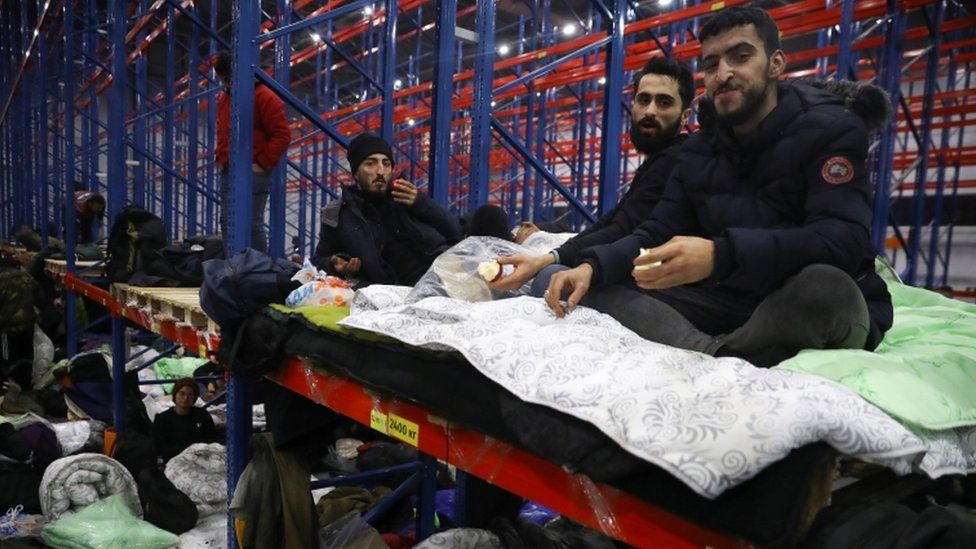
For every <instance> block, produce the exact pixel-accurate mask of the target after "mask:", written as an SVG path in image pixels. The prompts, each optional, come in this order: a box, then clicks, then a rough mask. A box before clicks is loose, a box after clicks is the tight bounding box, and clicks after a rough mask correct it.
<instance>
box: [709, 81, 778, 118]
mask: <svg viewBox="0 0 976 549" xmlns="http://www.w3.org/2000/svg"><path fill="white" fill-rule="evenodd" d="M721 89H722V88H721V87H720V88H719V90H721ZM719 90H716V93H717V92H718V91H719ZM768 90H769V81H767V82H766V85H765V86H763V87H762V88H750V89H743V88H740V92H741V93H742V105H741V106H740V107H739V108H738V109H735V110H733V111H731V112H727V113H725V114H721V113H719V112H718V111H717V109H716V115H715V119H716V120H718V123H719V124H721V125H723V126H726V127H735V126H739V125H742V124H745V123H746V122H748V121H749V120H751V119H752V117H754V116H756V113H757V112H759V110H760V109H761V108H762V104H763V100H765V99H766V92H767V91H768Z"/></svg>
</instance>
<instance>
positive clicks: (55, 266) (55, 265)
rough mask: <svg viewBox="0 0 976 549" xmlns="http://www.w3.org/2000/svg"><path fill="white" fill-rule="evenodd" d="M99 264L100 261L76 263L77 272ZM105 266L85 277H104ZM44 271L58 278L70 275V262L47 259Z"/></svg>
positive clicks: (96, 268) (93, 269)
mask: <svg viewBox="0 0 976 549" xmlns="http://www.w3.org/2000/svg"><path fill="white" fill-rule="evenodd" d="M97 263H99V262H98V261H80V260H78V261H75V271H81V270H83V269H87V268H89V267H92V266H94V265H96V264H97ZM104 267H105V264H104V263H103V264H101V265H98V266H97V267H94V268H92V269H91V270H89V271H85V276H90V277H91V276H102V275H103V274H104V272H105V269H104ZM44 271H45V272H47V273H48V274H50V275H53V276H55V277H57V278H60V277H63V276H64V275H66V274H68V262H67V261H65V260H64V259H45V260H44Z"/></svg>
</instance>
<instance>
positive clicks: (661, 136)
mask: <svg viewBox="0 0 976 549" xmlns="http://www.w3.org/2000/svg"><path fill="white" fill-rule="evenodd" d="M641 122H642V120H634V121H632V122H631V123H630V142H631V143H633V144H634V148H635V149H637V150H638V151H640V152H642V153H644V154H646V155H648V156H650V155H652V154H654V153H656V152H657V151H659V150H661V149H663V148H665V147H667V146H668V145H669V144H670V143H671V141H673V140H674V138H675V137H676V136H677V135H678V133H680V132H681V119H680V118H679V119H677V120H675V121H674V122H673V123H672V124H671V126H668V127H661V125H660V122H658V131H657V133H656V134H654V135H645V134H644V132H643V131H642V130H641Z"/></svg>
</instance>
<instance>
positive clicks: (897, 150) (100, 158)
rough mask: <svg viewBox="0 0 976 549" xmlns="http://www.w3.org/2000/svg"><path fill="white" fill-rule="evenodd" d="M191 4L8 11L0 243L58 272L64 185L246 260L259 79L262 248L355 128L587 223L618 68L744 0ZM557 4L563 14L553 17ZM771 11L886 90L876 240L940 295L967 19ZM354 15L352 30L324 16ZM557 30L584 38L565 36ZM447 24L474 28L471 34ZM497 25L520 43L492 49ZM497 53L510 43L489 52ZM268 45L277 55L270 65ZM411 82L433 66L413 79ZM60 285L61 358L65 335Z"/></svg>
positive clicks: (948, 8) (947, 254)
mask: <svg viewBox="0 0 976 549" xmlns="http://www.w3.org/2000/svg"><path fill="white" fill-rule="evenodd" d="M205 2H206V0H203V1H198V2H192V1H189V0H110V1H109V2H107V3H106V2H98V1H97V0H74V1H70V0H61V1H58V0H50V1H48V0H28V1H25V2H3V3H0V35H2V36H0V105H2V109H3V110H2V111H0V141H2V143H0V168H2V169H0V236H4V237H7V238H9V237H11V236H12V232H13V230H14V229H15V227H16V226H19V225H20V224H28V225H32V226H35V227H38V228H39V229H40V232H41V234H42V237H43V238H44V239H45V240H46V239H47V238H49V237H51V236H55V235H56V234H57V233H60V227H62V226H63V227H64V231H65V233H66V237H67V240H68V247H69V254H68V262H69V271H70V272H74V271H75V266H74V260H73V257H74V256H73V253H71V252H72V251H73V242H74V240H75V234H74V233H75V210H74V205H73V196H72V195H73V191H74V189H75V185H76V183H80V184H82V185H84V186H86V187H88V188H91V189H93V190H98V191H100V192H103V193H105V194H106V195H107V197H108V204H109V215H108V221H107V223H106V227H107V226H110V224H111V220H112V219H113V218H114V216H115V214H116V213H117V212H118V211H120V210H121V208H122V207H123V206H125V205H126V204H129V203H135V204H141V205H144V206H145V207H146V208H147V209H149V210H151V211H153V212H154V213H157V214H158V215H160V217H161V218H163V219H164V220H165V222H166V226H167V228H168V230H169V236H170V238H171V239H179V238H183V237H185V236H188V235H192V234H195V233H198V232H206V233H212V232H213V231H214V229H215V228H216V227H215V226H216V223H215V220H216V218H217V215H218V212H219V211H220V209H221V208H225V209H226V210H227V211H228V212H230V213H231V215H230V216H229V224H230V227H231V230H230V231H229V232H230V238H229V239H228V244H229V249H230V250H231V251H238V250H241V249H243V248H245V247H247V246H248V244H249V242H248V239H249V234H250V231H249V226H250V223H252V222H259V223H264V220H263V219H258V220H252V219H250V216H249V215H248V213H247V212H250V206H249V204H250V200H251V197H250V186H251V173H250V158H248V156H247V154H242V153H240V151H249V150H250V139H251V134H250V131H246V130H247V129H248V128H250V127H251V126H252V125H253V120H252V118H251V116H252V110H253V85H252V84H253V81H254V79H257V80H258V81H260V82H261V83H263V84H265V85H266V86H268V87H269V88H270V89H272V90H273V91H275V92H276V93H277V94H278V95H279V96H281V97H282V99H283V100H284V101H285V102H286V104H287V105H288V107H289V113H290V116H291V118H292V128H293V137H294V141H293V143H292V146H291V147H290V148H289V150H288V152H287V165H286V166H285V167H283V168H281V169H279V170H277V171H276V173H275V175H274V181H275V183H274V185H273V191H272V198H271V205H270V208H269V210H270V214H269V219H268V224H269V229H270V230H269V235H270V251H271V253H272V254H273V255H276V256H281V255H284V254H285V250H286V249H290V248H291V245H290V242H288V241H287V239H289V238H297V242H298V247H299V248H300V250H301V251H302V252H303V253H304V254H309V253H310V252H311V251H312V250H313V249H314V247H315V244H316V240H317V237H318V228H319V227H318V222H319V221H320V219H319V215H320V213H319V210H320V208H321V207H322V206H324V205H326V204H327V203H328V202H329V201H331V200H333V199H334V198H335V197H336V195H337V192H338V189H339V188H340V187H341V185H342V184H346V183H349V182H350V181H351V177H350V174H349V172H348V169H347V168H346V165H345V163H344V161H343V157H344V155H343V150H344V148H345V146H346V145H347V143H348V139H349V137H351V136H352V135H354V134H356V133H358V132H360V131H363V130H369V131H374V132H376V133H379V134H381V135H383V136H384V137H386V138H388V139H389V140H391V141H392V142H393V143H394V147H395V150H396V155H397V157H398V158H397V160H398V165H397V171H398V172H400V171H402V172H403V173H404V174H405V175H406V176H407V177H408V178H409V179H411V180H413V181H414V182H415V183H419V184H420V185H421V186H422V187H424V188H425V190H426V192H428V193H430V194H431V196H433V197H434V198H435V200H437V201H438V202H439V203H441V204H443V205H445V206H447V207H449V208H450V209H451V210H452V211H454V212H456V213H461V212H463V211H470V210H472V209H474V208H476V207H478V206H480V205H482V204H489V203H490V204H499V205H502V206H504V207H505V208H506V209H507V210H508V212H509V216H510V219H511V220H512V221H513V222H514V221H515V220H518V219H523V220H528V219H533V220H559V219H562V220H565V221H567V222H568V223H569V224H570V225H571V226H572V227H573V228H574V229H579V228H581V227H583V226H585V225H587V224H588V223H590V222H592V220H594V219H595V218H596V217H599V216H600V215H602V214H604V213H606V212H607V211H609V209H610V208H612V207H613V205H614V204H615V203H616V201H617V200H618V197H619V196H620V195H621V194H622V193H623V192H624V191H625V190H626V188H627V185H628V183H629V178H630V176H631V174H632V172H633V169H634V168H635V167H636V166H637V164H638V163H639V161H640V157H639V155H638V154H637V152H636V151H635V150H634V149H633V148H632V146H631V145H630V143H629V141H628V140H627V138H626V132H625V130H626V128H627V124H628V117H629V114H628V106H629V100H630V93H631V91H630V90H629V85H628V79H627V78H626V76H627V75H629V74H630V72H631V71H634V70H636V69H638V68H640V66H641V65H642V64H643V63H644V62H645V61H646V60H647V59H649V58H651V57H653V56H661V55H667V56H673V57H675V58H678V59H682V60H687V61H689V62H690V64H691V65H692V66H693V67H696V63H695V57H696V56H697V55H698V53H699V48H700V47H699V44H698V41H697V36H698V27H699V23H700V22H702V21H704V20H705V19H706V18H707V17H708V15H709V14H710V13H712V12H714V11H716V10H720V9H723V8H727V7H731V6H734V5H740V4H744V3H746V0H726V1H725V2H702V1H701V0H680V1H676V2H674V4H673V6H672V9H670V10H669V11H664V12H660V13H658V12H656V13H653V14H651V15H648V16H645V15H644V14H642V13H641V10H642V9H646V8H640V7H638V6H632V5H631V4H630V3H628V2H625V1H624V0H592V2H590V3H589V4H588V5H587V8H586V11H585V13H584V12H581V11H580V12H576V11H573V10H568V9H566V5H565V3H563V2H562V0H533V1H531V2H526V3H525V4H526V5H527V6H528V8H529V9H530V11H531V13H532V14H533V15H532V17H526V16H519V17H518V18H517V20H516V21H514V22H511V23H509V24H507V25H501V24H499V21H500V19H499V14H498V13H497V10H498V6H497V5H496V4H495V3H493V2H481V3H475V2H466V1H458V0H449V1H446V2H436V3H433V4H431V1H430V0H357V1H345V0H331V1H320V0H277V2H276V6H275V7H276V11H275V12H274V13H272V14H269V16H268V17H264V16H263V15H262V13H260V11H259V10H258V9H257V7H256V5H255V4H256V3H253V2H235V3H233V4H234V6H235V7H234V13H233V14H232V15H233V18H234V19H235V21H236V23H235V25H234V26H233V27H232V29H231V33H230V34H227V32H226V29H224V30H222V29H219V28H218V13H219V12H220V10H221V8H220V5H221V4H222V3H221V2H219V1H217V0H211V1H210V2H208V3H207V5H208V6H209V19H207V20H204V19H205V18H204V16H203V10H201V9H200V5H201V4H204V3H205ZM560 10H561V11H560ZM556 11H559V12H560V13H563V14H565V13H567V12H568V13H569V15H568V16H567V17H566V18H564V19H559V20H558V21H557V20H555V19H554V18H553V13H555V12H556ZM658 11H660V9H658ZM770 13H771V14H772V15H773V17H774V18H775V19H776V20H777V22H778V23H779V25H780V27H781V30H782V33H783V36H784V40H787V41H793V42H790V43H791V44H792V43H794V42H795V43H803V44H805V46H804V49H800V50H798V51H791V52H790V55H789V57H790V61H791V64H792V68H791V72H790V75H791V76H798V77H800V76H808V75H816V76H820V77H826V76H835V77H838V78H846V79H859V80H866V81H873V82H875V83H877V84H878V85H880V86H881V87H883V88H884V89H885V90H887V91H888V93H889V95H890V98H891V101H892V106H893V108H894V110H895V111H896V113H897V116H896V118H895V119H894V120H893V121H892V122H891V123H890V124H889V125H888V127H887V128H886V129H885V130H884V131H883V132H881V134H880V135H879V136H878V137H877V138H876V139H875V140H874V142H873V144H872V153H871V157H870V160H869V165H868V169H869V172H870V174H871V177H872V180H873V182H874V185H875V196H874V214H875V219H874V222H873V242H874V245H875V248H876V249H877V251H878V252H879V253H881V254H884V255H886V256H887V257H888V259H889V260H891V261H892V262H894V263H896V264H897V265H898V266H899V267H900V268H901V269H902V270H903V273H902V274H903V275H904V278H905V279H906V281H908V282H909V283H911V284H925V285H926V286H933V285H939V284H940V283H941V284H944V283H945V282H946V281H947V280H948V277H949V272H950V259H951V257H952V254H951V251H952V239H953V234H954V228H955V225H954V219H955V215H956V214H957V213H958V207H957V205H958V204H959V201H960V196H961V195H962V194H963V193H966V192H968V191H969V190H970V189H972V188H974V187H976V178H973V176H972V175H967V174H971V173H972V168H973V167H974V166H976V143H973V142H972V139H973V135H976V132H974V131H973V130H972V128H973V127H974V125H976V124H974V122H973V116H972V113H974V112H976V99H974V97H976V93H974V91H976V84H974V83H973V82H972V78H971V75H972V73H973V70H974V66H973V64H974V62H976V38H974V37H973V34H972V30H971V29H972V28H973V26H974V25H976V14H972V13H970V12H967V11H966V8H964V7H963V5H961V4H959V3H957V2H950V1H947V0H858V1H854V0H801V1H798V2H793V3H791V4H788V5H782V6H779V5H777V6H776V7H773V8H771V9H770ZM358 14H361V18H359V15H358ZM351 15H356V16H357V21H356V22H355V23H353V24H346V23H348V21H349V20H348V19H343V22H344V24H342V25H337V24H336V22H337V21H338V20H339V19H340V18H345V17H349V16H351ZM567 21H572V22H574V23H575V24H576V26H577V28H578V29H580V32H579V33H578V34H576V35H572V36H570V35H568V34H567V33H564V32H563V31H562V28H561V25H562V24H565V23H566V22H567ZM178 25H184V26H186V25H188V26H189V27H188V28H189V29H190V30H189V35H186V34H185V33H182V34H181V33H179V32H177V26H178ZM457 26H460V27H464V28H468V29H470V30H473V33H474V35H476V37H477V39H476V40H475V41H474V43H473V44H472V43H469V42H466V41H465V40H461V39H459V38H458V36H457V35H456V32H455V27H457ZM513 34H517V36H518V38H517V43H515V44H512V43H506V44H502V43H501V42H500V40H501V39H500V38H498V37H499V36H505V35H508V36H511V35H513ZM228 36H230V37H231V39H230V40H227V37H228ZM805 37H810V38H811V39H812V40H804V38H805ZM813 43H815V45H811V44H813ZM503 45H504V46H507V47H509V48H511V49H513V50H514V52H513V53H511V54H502V53H500V47H501V46H503ZM150 48H153V49H154V51H156V52H157V53H158V52H159V51H162V52H163V54H162V58H163V59H165V61H164V62H163V63H162V71H161V72H162V75H161V76H160V75H153V74H152V73H153V70H151V69H154V68H155V67H150V66H149V62H148V53H149V51H150ZM268 48H273V52H274V56H273V63H271V64H268V65H263V64H262V62H261V61H262V59H263V57H262V51H264V50H266V49H268ZM221 49H230V50H232V51H233V52H234V54H235V71H234V74H235V79H234V82H233V84H232V89H233V91H234V93H233V94H232V95H231V97H232V109H233V112H234V113H235V115H234V116H233V117H232V128H233V130H232V147H231V150H232V151H235V153H234V154H232V156H231V165H230V170H229V171H230V174H231V177H232V178H233V180H234V181H235V186H234V188H235V192H234V193H233V196H232V197H230V199H229V202H228V203H227V204H220V201H219V198H218V196H217V195H218V192H217V188H218V186H217V178H218V175H219V174H218V171H219V168H218V167H217V166H216V164H215V161H214V159H213V155H212V151H213V150H214V147H215V138H216V137H215V136H216V98H217V94H218V92H219V91H220V85H219V84H218V83H217V82H216V80H215V78H214V76H213V74H212V70H211V69H210V63H211V61H212V59H213V58H214V56H215V54H216V53H217V51H218V50H221ZM269 51H270V50H269ZM353 52H355V53H353ZM264 57H267V56H264ZM265 66H266V67H267V68H268V69H269V70H270V67H271V66H273V74H269V72H267V71H266V70H265V69H263V68H262V67H265ZM424 68H433V69H434V70H433V71H432V73H429V74H431V76H430V79H429V80H427V79H426V78H427V77H426V76H421V75H425V74H428V73H427V72H425V71H423V70H422V69H424ZM698 82H699V84H700V75H699V80H698ZM242 129H243V130H242ZM967 130H968V131H967ZM906 204H908V205H909V207H905V205H906ZM52 205H57V207H52ZM49 224H53V227H52V228H49ZM906 229H907V230H906ZM892 242H894V245H892ZM69 286H70V285H69ZM73 288H74V286H70V287H69V288H68V289H69V292H70V291H71V290H72V289H73ZM71 295H72V294H71V293H69V298H68V299H67V300H66V303H67V305H66V307H67V309H68V310H67V318H68V324H69V338H68V346H69V354H73V353H74V352H75V351H76V350H77V336H78V334H77V332H78V327H77V326H75V325H74V320H73V319H75V318H76V315H75V314H74V306H75V301H74V299H72V298H71ZM120 322H121V320H116V321H114V322H113V326H114V327H115V328H116V330H117V332H119V333H120V332H121V327H120V324H119V323H120ZM119 347H120V348H121V347H122V346H121V345H120V346H119ZM245 389H246V388H245V387H244V386H243V384H241V383H239V382H236V381H234V382H232V384H231V388H230V391H229V395H228V401H229V408H231V409H235V410H249V409H250V407H249V406H246V403H247V402H246V398H245V397H246V391H245ZM231 416H232V419H231V423H230V424H229V431H231V432H232V434H231V438H230V440H229V452H230V454H231V456H230V457H231V459H230V464H231V467H230V477H231V479H230V480H231V482H229V483H228V488H229V490H233V486H234V483H235V482H236V478H237V475H238V474H239V473H240V471H241V470H242V468H243V462H244V450H245V448H244V442H245V441H246V436H247V433H246V426H247V425H249V421H248V418H247V417H245V415H244V412H241V414H240V415H237V414H231Z"/></svg>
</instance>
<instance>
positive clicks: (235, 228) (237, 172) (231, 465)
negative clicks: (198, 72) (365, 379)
mask: <svg viewBox="0 0 976 549" xmlns="http://www.w3.org/2000/svg"><path fill="white" fill-rule="evenodd" d="M260 17H261V12H260V6H259V5H258V3H257V2H235V3H234V8H233V10H232V18H233V21H234V25H233V40H232V48H231V51H232V55H233V58H234V59H233V63H232V69H231V70H232V72H233V77H232V83H231V92H230V165H229V166H228V172H227V174H226V177H227V180H228V186H229V189H230V192H228V193H227V197H226V198H227V201H228V202H227V203H226V204H221V207H222V208H226V212H227V213H226V216H227V233H228V234H226V235H224V241H225V242H226V244H227V255H228V256H231V255H234V254H236V253H238V252H242V251H244V250H245V249H247V248H248V246H249V245H250V244H251V223H252V222H257V220H252V219H251V188H252V186H253V183H254V181H253V173H252V171H251V163H252V161H253V153H252V151H253V143H252V135H251V133H252V128H253V127H254V68H253V66H254V64H255V63H256V62H257V60H258V50H257V46H256V45H255V43H254V38H255V37H256V36H257V34H258V24H259V22H260ZM249 390H250V387H249V384H248V383H247V382H245V381H243V380H241V379H238V378H237V377H234V376H231V378H230V383H229V385H228V388H227V410H228V412H229V413H228V414H227V503H228V505H229V504H230V501H231V498H233V496H234V490H235V489H236V488H237V480H238V479H239V478H240V476H241V473H242V472H243V471H244V465H245V464H246V463H247V443H248V439H249V437H250V434H251V399H250V396H249V394H248V391H249ZM227 541H228V544H229V547H236V546H237V544H236V542H235V534H234V521H233V519H231V518H230V517H229V516H228V519H227Z"/></svg>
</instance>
